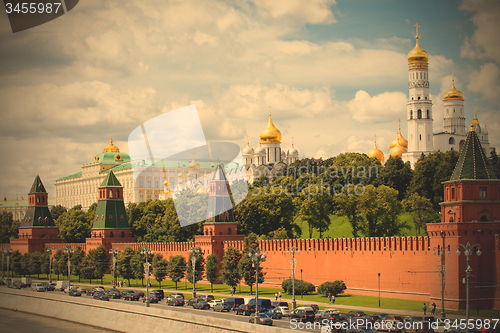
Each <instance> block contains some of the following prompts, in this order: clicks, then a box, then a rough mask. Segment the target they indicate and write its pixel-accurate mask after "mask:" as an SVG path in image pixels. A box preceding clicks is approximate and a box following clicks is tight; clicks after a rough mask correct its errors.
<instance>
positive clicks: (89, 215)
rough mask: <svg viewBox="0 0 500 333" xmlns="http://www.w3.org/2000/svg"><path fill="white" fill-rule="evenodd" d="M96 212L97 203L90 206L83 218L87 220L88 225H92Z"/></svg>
mask: <svg viewBox="0 0 500 333" xmlns="http://www.w3.org/2000/svg"><path fill="white" fill-rule="evenodd" d="M96 210H97V202H94V203H93V204H92V205H90V207H89V209H87V212H86V213H85V218H86V219H87V221H88V223H89V224H90V225H91V226H93V225H94V220H95V211H96Z"/></svg>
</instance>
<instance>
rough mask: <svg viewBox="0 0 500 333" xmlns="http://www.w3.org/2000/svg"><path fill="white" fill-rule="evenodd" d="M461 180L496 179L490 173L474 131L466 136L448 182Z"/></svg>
mask: <svg viewBox="0 0 500 333" xmlns="http://www.w3.org/2000/svg"><path fill="white" fill-rule="evenodd" d="M462 179H472V180H476V179H497V178H496V176H495V174H494V173H493V172H492V171H491V168H490V165H489V164H488V159H487V158H486V154H485V153H484V150H483V147H482V146H481V142H479V138H478V137H477V134H476V132H475V131H474V130H471V131H470V132H469V133H468V134H467V140H466V141H465V145H464V147H463V149H462V151H461V152H460V157H459V158H458V162H457V165H456V166H455V170H454V171H453V174H452V176H451V179H450V180H452V181H453V180H462Z"/></svg>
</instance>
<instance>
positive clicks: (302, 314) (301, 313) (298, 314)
mask: <svg viewBox="0 0 500 333" xmlns="http://www.w3.org/2000/svg"><path fill="white" fill-rule="evenodd" d="M314 318H315V314H314V311H313V310H307V309H295V311H293V312H292V313H291V314H290V319H296V320H297V321H300V322H304V321H314Z"/></svg>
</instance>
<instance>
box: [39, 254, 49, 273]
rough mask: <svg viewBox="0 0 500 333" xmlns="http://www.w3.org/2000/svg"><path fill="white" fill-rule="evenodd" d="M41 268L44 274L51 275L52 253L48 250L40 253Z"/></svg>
mask: <svg viewBox="0 0 500 333" xmlns="http://www.w3.org/2000/svg"><path fill="white" fill-rule="evenodd" d="M40 270H41V273H42V274H46V275H49V273H50V254H49V253H47V252H43V253H42V254H41V255H40Z"/></svg>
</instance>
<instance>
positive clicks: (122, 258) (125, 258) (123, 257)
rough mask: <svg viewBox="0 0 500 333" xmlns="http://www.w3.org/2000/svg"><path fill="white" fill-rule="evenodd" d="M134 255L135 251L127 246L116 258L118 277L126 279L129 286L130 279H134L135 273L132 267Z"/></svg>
mask: <svg viewBox="0 0 500 333" xmlns="http://www.w3.org/2000/svg"><path fill="white" fill-rule="evenodd" d="M134 254H135V253H134V250H132V248H131V247H130V246H127V247H126V248H125V249H124V250H123V251H122V252H120V253H118V255H117V256H116V273H117V275H118V276H121V277H123V278H124V279H126V280H127V281H128V285H129V286H130V279H132V278H133V277H134V271H133V270H132V265H131V261H132V257H133V256H134Z"/></svg>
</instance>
